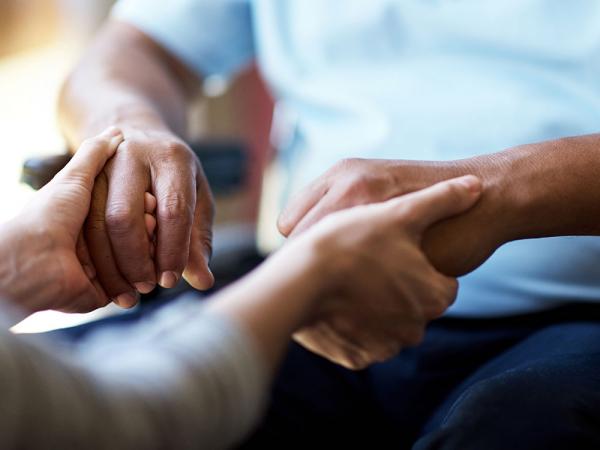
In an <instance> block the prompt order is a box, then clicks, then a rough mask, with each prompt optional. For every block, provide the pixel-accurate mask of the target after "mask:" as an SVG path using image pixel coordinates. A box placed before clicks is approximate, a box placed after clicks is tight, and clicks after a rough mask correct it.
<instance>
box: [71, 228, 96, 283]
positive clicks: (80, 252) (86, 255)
mask: <svg viewBox="0 0 600 450" xmlns="http://www.w3.org/2000/svg"><path fill="white" fill-rule="evenodd" d="M75 253H76V254H77V259H78V260H79V262H80V263H81V267H82V269H83V271H84V272H85V274H86V275H87V277H88V278H89V279H90V280H93V279H94V278H96V268H95V267H94V263H93V261H92V257H91V255H90V251H89V249H88V247H87V244H86V242H85V239H84V237H83V233H79V236H78V237H77V244H76V247H75Z"/></svg>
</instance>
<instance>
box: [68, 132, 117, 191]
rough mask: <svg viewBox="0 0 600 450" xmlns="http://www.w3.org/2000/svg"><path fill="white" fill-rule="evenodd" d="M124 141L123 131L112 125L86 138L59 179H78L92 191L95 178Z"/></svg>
mask: <svg viewBox="0 0 600 450" xmlns="http://www.w3.org/2000/svg"><path fill="white" fill-rule="evenodd" d="M122 142H123V133H122V132H121V130H119V129H118V128H115V127H110V128H108V129H107V130H105V131H104V132H103V133H101V134H99V135H98V136H96V137H93V138H90V139H87V140H85V141H84V142H83V143H82V144H81V146H80V147H79V149H78V150H77V152H75V155H74V156H73V157H72V158H71V160H70V161H69V162H68V163H67V165H66V166H65V167H64V169H63V170H62V171H61V172H60V173H59V176H58V179H59V180H65V179H76V180H79V181H80V182H82V183H83V184H84V185H85V187H87V188H88V189H89V191H90V192H91V190H92V187H93V185H94V180H95V178H96V177H97V176H98V174H99V173H100V171H101V170H102V169H103V168H104V166H105V165H106V162H107V161H108V160H109V159H110V158H111V157H112V156H113V155H114V154H115V152H116V150H117V147H119V145H120V144H121V143H122Z"/></svg>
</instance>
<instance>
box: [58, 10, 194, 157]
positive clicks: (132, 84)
mask: <svg viewBox="0 0 600 450" xmlns="http://www.w3.org/2000/svg"><path fill="white" fill-rule="evenodd" d="M200 81H201V80H200V79H199V78H198V77H197V75H195V74H194V73H192V72H191V71H190V70H189V69H188V68H186V67H185V66H184V65H183V64H182V63H181V62H180V61H178V60H177V59H176V58H174V57H173V56H172V55H170V54H169V53H168V52H166V51H165V50H164V49H163V48H161V47H160V46H159V45H157V44H156V43H155V42H154V41H153V40H152V39H150V38H149V37H148V36H146V35H145V34H144V33H142V32H141V31H139V30H138V29H137V28H135V27H133V26H131V25H128V24H126V23H124V22H119V21H116V20H113V21H109V22H108V23H107V24H106V25H105V26H104V28H103V30H102V31H101V32H100V33H99V34H98V36H97V37H96V39H95V41H94V42H93V44H92V46H91V47H90V48H89V49H88V50H87V52H86V55H85V56H84V58H83V59H82V60H81V61H80V63H79V64H78V66H77V68H76V69H75V70H74V71H73V73H72V74H71V75H70V76H69V78H68V80H67V81H66V82H65V84H64V87H63V90H62V92H61V96H60V100H59V115H60V121H61V125H62V126H63V129H64V132H65V135H66V136H67V138H68V140H69V142H70V143H71V145H72V146H73V148H77V147H78V146H79V144H80V143H81V141H82V140H83V139H85V138H87V137H89V136H93V135H95V134H97V133H99V132H100V131H101V130H103V129H105V128H106V127H107V126H110V125H118V126H119V128H121V129H124V128H125V129H126V128H141V129H146V128H153V129H162V130H164V131H171V132H173V133H175V134H177V135H179V136H185V134H186V120H187V119H186V110H187V106H188V100H189V99H190V98H192V97H193V95H194V94H195V93H196V91H197V90H198V87H199V86H200Z"/></svg>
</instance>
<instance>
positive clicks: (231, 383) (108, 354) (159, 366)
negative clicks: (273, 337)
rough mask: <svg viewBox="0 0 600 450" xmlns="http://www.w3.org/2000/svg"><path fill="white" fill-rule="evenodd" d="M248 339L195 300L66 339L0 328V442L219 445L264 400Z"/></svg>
mask: <svg viewBox="0 0 600 450" xmlns="http://www.w3.org/2000/svg"><path fill="white" fill-rule="evenodd" d="M32 339H33V340H32ZM254 345H255V344H254V343H253V338H252V336H250V335H249V334H248V333H246V332H245V331H244V330H242V329H241V328H240V327H239V326H238V325H236V324H234V323H232V322H230V321H228V320H225V319H223V318H222V317H217V316H214V315H209V314H206V313H203V312H202V311H201V307H200V305H199V304H198V302H197V301H195V302H193V303H191V302H179V303H178V304H176V305H173V306H171V307H168V308H167V309H166V310H165V311H163V312H161V313H159V314H158V315H156V316H154V317H153V318H151V319H149V320H146V322H143V323H141V324H139V325H119V326H113V327H111V328H110V329H108V330H105V331H103V332H101V333H100V334H95V335H92V336H91V337H90V338H87V339H86V340H84V341H83V342H82V343H80V344H78V345H77V346H74V347H65V346H64V344H63V345H62V346H60V345H58V344H57V343H50V342H48V341H46V340H42V341H41V342H40V340H39V337H38V338H31V337H26V336H17V335H13V334H12V333H10V332H9V331H7V329H6V328H2V329H0V367H2V369H1V370H0V398H2V401H1V402H0V417H2V421H0V448H3V449H12V448H15V449H16V448H27V449H32V450H35V449H42V448H63V449H69V448H86V449H90V450H96V449H111V450H119V449H131V448H144V449H164V448H177V449H196V448H200V447H201V448H216V449H218V448H227V447H229V446H231V445H234V444H236V443H238V442H239V441H240V440H241V439H243V437H244V436H245V435H246V433H248V432H249V431H250V430H251V428H252V427H253V425H254V424H255V423H256V422H257V420H258V419H259V418H260V415H261V412H262V410H263V406H264V404H265V398H266V391H267V387H268V382H269V379H268V378H269V377H268V375H267V370H266V368H265V365H264V364H263V363H262V362H261V357H260V355H259V352H258V351H257V349H256V348H255V347H254Z"/></svg>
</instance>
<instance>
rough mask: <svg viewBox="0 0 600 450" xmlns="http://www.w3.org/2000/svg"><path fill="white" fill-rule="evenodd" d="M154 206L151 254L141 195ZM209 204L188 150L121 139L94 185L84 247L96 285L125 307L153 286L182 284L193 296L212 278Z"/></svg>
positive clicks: (154, 139)
mask: <svg viewBox="0 0 600 450" xmlns="http://www.w3.org/2000/svg"><path fill="white" fill-rule="evenodd" d="M147 192H152V194H153V196H154V198H155V199H156V205H155V208H156V211H155V216H156V224H155V225H156V238H155V252H154V254H152V249H151V247H149V246H148V243H147V231H146V226H145V220H146V218H145V212H148V208H147V207H146V208H145V206H144V205H145V195H147V194H146V193H147ZM212 221H213V200H212V195H211V192H210V189H209V187H208V183H207V181H206V178H205V176H204V172H203V170H202V167H201V165H200V162H199V161H198V158H197V157H196V156H195V155H194V153H193V152H192V150H191V149H190V148H189V147H188V146H187V145H186V144H185V143H183V142H182V141H181V140H180V139H178V138H175V137H174V136H173V135H171V134H170V133H167V132H159V131H153V132H142V131H136V130H134V131H128V132H125V142H123V144H121V146H120V147H119V152H118V153H117V155H116V156H115V158H113V159H112V160H111V161H110V162H109V163H108V164H107V166H106V168H105V169H104V170H103V171H102V173H101V174H100V176H99V177H98V179H97V181H96V184H95V186H94V191H93V196H92V205H91V210H90V214H89V217H88V220H87V221H86V226H85V238H86V239H85V240H86V242H87V244H88V246H89V253H90V256H91V260H92V261H93V264H94V266H95V267H96V270H97V277H98V280H99V282H100V284H101V285H102V286H103V288H104V289H105V291H106V294H107V295H108V296H109V298H112V299H114V300H115V301H116V302H117V303H118V304H120V305H121V306H124V307H130V306H133V305H134V304H135V303H136V301H137V300H136V299H137V296H136V293H137V292H141V293H147V292H150V291H151V290H152V289H153V288H154V287H155V285H156V283H157V282H158V283H159V284H160V285H161V286H163V287H166V288H170V287H173V286H174V285H175V284H176V283H177V281H178V280H179V279H180V278H181V277H182V275H183V277H184V278H185V279H186V280H187V281H188V282H189V283H190V284H191V285H192V286H193V287H195V288H197V289H208V288H209V287H211V286H212V284H213V282H214V279H213V275H212V273H211V272H210V269H209V268H208V262H209V259H210V256H211V243H212Z"/></svg>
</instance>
